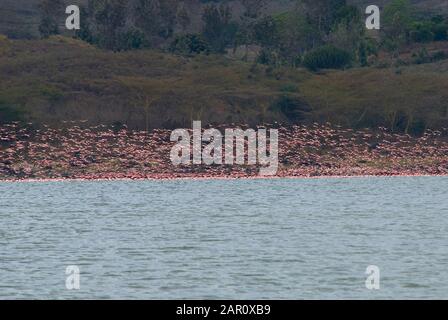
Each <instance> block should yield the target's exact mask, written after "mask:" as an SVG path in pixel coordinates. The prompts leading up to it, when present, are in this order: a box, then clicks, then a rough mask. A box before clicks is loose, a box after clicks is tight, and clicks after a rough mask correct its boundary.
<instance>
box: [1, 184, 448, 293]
mask: <svg viewBox="0 0 448 320" xmlns="http://www.w3.org/2000/svg"><path fill="white" fill-rule="evenodd" d="M447 190H448V178H446V177H402V178H351V179H339V178H337V179H336V178H334V179H315V180H292V179H284V180H283V179H279V180H237V181H134V182H131V181H127V182H126V181H115V182H45V183H44V182H42V183H0V298H4V299H14V298H32V299H45V298H52V299H53V298H57V299H72V298H75V299H85V298H88V299H90V298H100V299H111V298H114V299H116V298H132V299H176V298H186V299H203V298H207V299H304V298H306V299H318V298H322V299H345V298H355V299H358V298H366V299H382V298H395V299H399V298H400V299H414V298H423V299H429V298H436V299H446V298H448V269H447V268H448V196H447ZM69 265H77V266H79V268H80V270H81V288H80V290H77V291H70V290H67V289H66V287H65V277H66V275H65V268H66V267H67V266H69ZM369 265H377V266H378V267H379V268H380V270H381V283H380V284H381V289H380V290H368V289H366V287H365V279H366V275H365V271H366V268H367V266H369Z"/></svg>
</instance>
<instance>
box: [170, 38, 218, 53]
mask: <svg viewBox="0 0 448 320" xmlns="http://www.w3.org/2000/svg"><path fill="white" fill-rule="evenodd" d="M169 50H170V52H172V53H177V54H182V55H193V54H200V53H205V54H208V53H209V52H210V48H209V46H208V44H207V42H205V40H204V39H203V38H202V37H201V36H200V35H198V34H186V35H182V36H178V37H176V38H175V39H174V41H173V42H172V43H171V45H170V48H169Z"/></svg>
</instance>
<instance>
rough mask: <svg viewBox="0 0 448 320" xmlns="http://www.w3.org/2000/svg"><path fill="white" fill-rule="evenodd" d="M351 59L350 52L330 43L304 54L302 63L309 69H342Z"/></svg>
mask: <svg viewBox="0 0 448 320" xmlns="http://www.w3.org/2000/svg"><path fill="white" fill-rule="evenodd" d="M351 61H352V57H351V55H350V53H348V52H347V51H345V50H342V49H339V48H336V47H334V46H331V45H327V46H323V47H320V48H317V49H315V50H313V51H311V52H309V53H307V54H306V55H305V57H304V58H303V65H304V66H305V67H306V68H307V69H309V70H311V71H317V70H319V69H343V68H345V67H346V66H348V65H349V64H350V63H351Z"/></svg>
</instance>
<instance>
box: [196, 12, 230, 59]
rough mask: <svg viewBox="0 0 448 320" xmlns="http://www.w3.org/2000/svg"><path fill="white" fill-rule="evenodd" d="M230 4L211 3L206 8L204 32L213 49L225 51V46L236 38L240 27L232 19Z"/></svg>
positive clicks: (203, 16)
mask: <svg viewBox="0 0 448 320" xmlns="http://www.w3.org/2000/svg"><path fill="white" fill-rule="evenodd" d="M231 19H232V13H231V11H230V8H229V6H225V5H221V6H219V7H218V6H216V5H209V6H206V7H205V9H204V13H203V14H202V20H203V22H204V27H203V30H202V34H203V36H204V38H205V40H206V41H207V42H208V43H209V44H210V47H211V49H212V50H213V51H215V52H217V53H223V52H224V51H225V48H226V47H227V46H228V45H229V44H231V43H232V42H233V41H234V40H235V36H236V33H237V30H238V27H237V25H236V24H235V23H233V22H232V21H231Z"/></svg>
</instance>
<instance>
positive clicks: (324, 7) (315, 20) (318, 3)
mask: <svg viewBox="0 0 448 320" xmlns="http://www.w3.org/2000/svg"><path fill="white" fill-rule="evenodd" d="M300 3H301V4H302V6H303V7H304V10H305V12H306V15H307V17H308V20H309V22H310V23H311V24H312V25H313V26H315V27H316V28H317V30H318V31H319V33H322V34H327V33H328V32H329V31H330V29H331V27H332V25H333V23H334V22H335V19H336V17H337V13H338V12H339V10H340V9H341V8H342V7H344V6H345V5H346V1H345V0H301V1H300Z"/></svg>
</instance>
